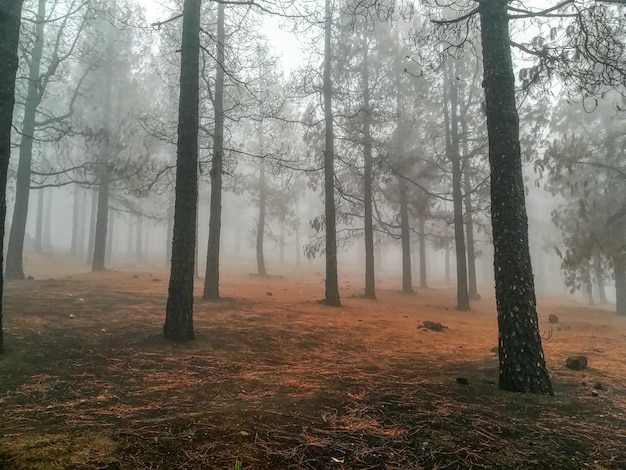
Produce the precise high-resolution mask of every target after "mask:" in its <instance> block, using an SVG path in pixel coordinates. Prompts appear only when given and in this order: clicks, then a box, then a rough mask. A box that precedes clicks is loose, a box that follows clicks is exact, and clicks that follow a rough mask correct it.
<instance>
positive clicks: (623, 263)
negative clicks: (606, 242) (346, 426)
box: [613, 256, 626, 316]
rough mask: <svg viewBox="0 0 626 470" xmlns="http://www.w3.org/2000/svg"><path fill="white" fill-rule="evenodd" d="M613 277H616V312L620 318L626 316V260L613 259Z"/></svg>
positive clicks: (621, 258)
mask: <svg viewBox="0 0 626 470" xmlns="http://www.w3.org/2000/svg"><path fill="white" fill-rule="evenodd" d="M613 275H614V276H615V311H616V312H617V314H618V315H619V316H626V259H624V258H623V257H620V256H616V257H614V258H613Z"/></svg>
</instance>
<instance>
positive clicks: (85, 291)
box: [0, 271, 626, 470]
mask: <svg viewBox="0 0 626 470" xmlns="http://www.w3.org/2000/svg"><path fill="white" fill-rule="evenodd" d="M398 285H399V280H397V279H384V280H381V281H379V283H378V297H379V298H378V300H376V301H371V300H365V299H362V298H359V297H358V294H359V293H360V287H361V280H360V279H358V280H355V279H352V280H351V282H348V281H346V280H343V281H342V285H341V287H342V297H343V298H342V300H343V304H344V306H343V307H341V308H332V307H326V306H323V305H320V304H319V303H318V302H317V300H318V299H319V298H321V297H322V292H323V282H322V278H321V276H320V275H313V274H311V275H300V274H290V275H288V276H285V277H272V278H259V277H256V276H250V275H244V274H238V275H224V276H223V279H222V294H223V295H224V296H225V297H226V298H225V299H224V300H221V301H219V302H207V301H203V300H201V299H199V298H198V299H197V300H196V304H195V328H196V335H197V336H196V340H195V341H193V342H190V343H186V344H173V343H170V342H167V341H165V340H164V339H162V338H161V326H162V323H163V320H164V305H165V299H166V291H167V273H165V272H156V271H155V272H152V273H149V272H144V271H136V272H106V273H103V274H81V275H73V276H71V277H65V278H62V279H54V280H35V281H23V282H14V283H9V284H8V285H7V286H6V294H5V314H6V315H5V343H6V348H7V350H6V353H5V354H4V356H3V357H2V358H0V469H61V468H62V469H70V468H71V469H105V468H106V469H157V468H158V469H179V468H180V469H183V468H184V469H214V468H215V469H225V470H226V469H233V468H236V466H237V464H236V461H240V462H242V464H243V465H242V468H243V469H257V470H262V469H327V468H328V469H419V468H426V469H444V468H449V469H456V468H462V469H470V468H473V469H477V468H487V469H495V468H502V469H542V468H545V469H581V468H590V469H609V468H610V469H626V360H625V358H626V319H625V318H618V317H616V316H615V315H614V313H613V312H612V311H611V309H610V308H608V307H607V308H600V307H597V308H593V307H587V306H584V305H581V304H576V303H574V302H569V301H564V300H542V301H541V302H540V324H541V329H542V333H543V335H544V337H545V338H547V339H546V340H545V342H544V348H545V352H546V357H547V361H548V366H549V369H550V372H551V376H552V378H553V381H554V384H555V389H556V392H557V396H556V397H542V396H532V395H523V394H514V393H505V392H501V391H499V390H498V389H497V385H496V381H497V359H496V354H494V353H492V352H491V348H492V347H493V346H495V345H496V343H497V341H496V337H497V331H496V321H495V311H494V302H493V298H492V297H491V295H490V293H487V292H484V293H483V300H480V301H477V302H474V303H473V307H472V311H471V312H458V311H455V310H454V308H453V305H454V302H453V300H454V290H453V289H450V288H439V289H428V290H424V291H420V292H419V293H417V294H415V295H402V294H400V293H398V292H397V286H398ZM200 287H201V286H200V284H198V286H197V288H198V290H197V292H201V289H200ZM549 313H555V314H557V315H558V316H559V317H560V320H561V322H560V324H559V325H556V326H554V327H552V326H551V325H549V324H548V322H547V317H548V314H549ZM424 320H431V321H437V322H441V323H443V324H444V325H446V326H447V327H448V328H447V329H445V330H444V331H442V332H433V331H423V330H421V329H419V328H418V327H417V326H418V324H421V322H422V321H424ZM572 353H584V354H586V355H587V356H588V357H589V368H588V369H586V370H585V371H582V372H574V371H571V370H569V369H567V368H565V365H564V363H565V359H566V357H567V356H568V355H570V354H572ZM458 377H464V378H467V379H468V381H469V383H468V384H467V385H462V384H459V383H457V381H456V378H458ZM596 382H603V383H605V384H606V386H607V388H608V390H600V391H598V396H597V397H596V396H593V395H592V391H593V385H594V384H595V383H596Z"/></svg>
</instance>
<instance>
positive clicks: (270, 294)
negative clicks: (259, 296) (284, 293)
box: [265, 291, 274, 297]
mask: <svg viewBox="0 0 626 470" xmlns="http://www.w3.org/2000/svg"><path fill="white" fill-rule="evenodd" d="M265 295H267V296H270V297H271V296H272V295H274V294H272V293H271V292H269V291H267V292H266V293H265Z"/></svg>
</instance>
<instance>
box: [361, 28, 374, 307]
mask: <svg viewBox="0 0 626 470" xmlns="http://www.w3.org/2000/svg"><path fill="white" fill-rule="evenodd" d="M367 36H368V35H367V34H363V40H362V60H363V70H362V81H363V83H362V86H363V161H364V168H363V192H364V194H363V200H364V206H365V207H364V212H365V221H364V222H365V297H366V298H368V299H375V298H376V280H375V272H374V221H373V215H372V131H371V120H372V110H371V109H370V78H369V54H368V44H367Z"/></svg>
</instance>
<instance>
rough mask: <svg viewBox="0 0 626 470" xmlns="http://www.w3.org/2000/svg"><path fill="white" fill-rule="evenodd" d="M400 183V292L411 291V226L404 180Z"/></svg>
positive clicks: (406, 292)
mask: <svg viewBox="0 0 626 470" xmlns="http://www.w3.org/2000/svg"><path fill="white" fill-rule="evenodd" d="M398 184H399V185H400V238H401V240H402V293H403V294H411V293H413V279H412V276H411V227H410V225H409V203H408V201H407V194H406V193H407V187H406V180H404V179H401V180H400V181H398Z"/></svg>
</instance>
